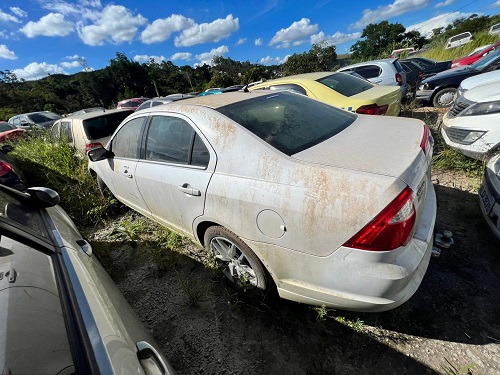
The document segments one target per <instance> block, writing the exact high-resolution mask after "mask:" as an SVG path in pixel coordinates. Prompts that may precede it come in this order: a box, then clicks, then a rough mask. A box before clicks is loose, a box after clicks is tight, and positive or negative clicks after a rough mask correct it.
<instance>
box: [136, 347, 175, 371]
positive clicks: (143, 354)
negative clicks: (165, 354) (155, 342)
mask: <svg viewBox="0 0 500 375" xmlns="http://www.w3.org/2000/svg"><path fill="white" fill-rule="evenodd" d="M135 346H136V347H137V357H138V358H139V361H140V362H141V365H142V367H143V370H144V372H145V373H146V374H151V373H153V374H157V373H160V374H163V375H170V374H171V372H170V371H169V370H168V368H167V365H166V364H165V362H164V361H163V359H162V357H161V356H160V355H159V354H158V352H157V351H156V349H155V348H154V347H153V346H151V345H150V344H149V343H147V342H146V341H140V342H138V343H137V344H135ZM154 369H156V370H157V371H154Z"/></svg>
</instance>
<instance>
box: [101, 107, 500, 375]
mask: <svg viewBox="0 0 500 375" xmlns="http://www.w3.org/2000/svg"><path fill="white" fill-rule="evenodd" d="M423 112H424V113H423V114H420V115H418V114H416V115H415V117H420V116H423V117H425V119H426V121H427V122H428V123H429V121H431V122H432V123H433V124H435V123H437V117H436V116H437V115H438V114H439V113H438V114H436V112H435V111H433V112H427V111H423ZM429 116H431V117H430V120H429ZM432 116H435V117H434V118H433V117H432ZM433 130H434V131H435V128H434V129H433ZM435 136H436V137H438V136H437V135H435ZM433 183H434V185H435V189H436V194H437V199H438V216H437V221H436V232H437V233H442V231H443V230H451V231H452V232H453V234H454V237H453V238H454V244H453V246H452V247H451V248H450V249H443V250H442V252H441V255H440V256H439V257H433V258H432V259H431V262H430V265H429V268H428V271H427V274H426V276H425V278H424V280H423V283H422V285H421V286H420V288H419V290H418V291H417V293H416V294H415V295H414V296H413V297H412V298H411V299H410V300H409V301H408V302H407V303H405V304H403V305H402V306H400V307H399V308H397V309H394V310H391V311H388V312H384V313H377V314H361V313H352V312H344V311H335V310H326V311H321V310H320V309H317V308H314V307H311V306H306V305H301V304H297V303H294V302H289V301H285V300H281V299H276V298H265V297H263V296H255V295H248V294H246V293H242V292H239V293H238V292H236V291H235V290H234V289H233V288H232V287H231V286H229V285H228V284H227V283H226V282H225V281H224V280H223V279H222V278H221V276H220V275H219V274H217V273H214V272H213V271H212V270H210V269H208V268H206V267H204V266H203V264H202V263H201V262H200V261H199V260H197V254H198V249H197V248H196V247H195V246H194V245H192V244H190V243H188V242H186V243H184V245H183V246H181V247H179V249H178V250H179V251H180V252H173V251H169V252H168V253H167V256H166V259H163V261H164V264H166V268H165V270H164V271H163V272H161V273H159V272H158V267H157V265H158V263H157V261H155V260H154V259H153V258H151V257H147V256H144V254H147V253H149V254H151V253H154V252H152V251H145V250H148V246H150V245H148V244H147V243H139V246H138V247H137V248H135V249H134V248H132V247H131V246H129V245H127V244H119V243H116V242H113V241H111V240H110V236H109V235H108V234H109V230H110V228H112V227H113V224H110V225H108V226H107V228H106V229H101V230H97V231H95V232H94V233H93V235H92V236H91V238H93V241H92V243H93V245H94V247H95V249H96V253H98V254H99V253H101V258H102V261H103V264H104V266H105V267H106V268H107V269H108V272H110V274H111V276H112V277H113V278H114V280H115V281H116V283H117V284H118V286H119V288H120V289H121V290H122V291H123V293H124V294H125V297H126V298H127V299H128V300H129V302H130V303H131V305H132V306H133V307H134V309H135V310H136V311H137V313H138V314H139V316H140V317H141V318H142V320H143V321H144V323H145V324H146V326H147V327H148V328H149V329H150V330H151V331H152V332H153V334H154V336H155V337H156V339H157V341H158V344H159V345H160V348H161V349H162V350H163V353H164V354H165V356H166V357H167V358H168V359H169V360H170V362H171V363H172V365H173V366H174V367H175V368H176V369H177V371H178V372H179V374H446V375H448V374H453V375H457V374H474V375H477V374H485V375H490V374H500V293H499V290H500V288H499V286H500V283H499V281H500V268H499V267H498V265H499V264H500V251H499V249H500V242H499V241H498V240H497V239H496V238H495V237H494V236H493V234H491V233H490V232H489V229H488V227H487V225H486V224H485V223H484V221H483V218H482V215H481V212H480V208H479V204H478V197H477V193H476V192H477V188H478V186H479V181H478V180H475V179H470V178H467V177H465V176H464V175H462V174H460V173H449V172H440V173H436V172H435V173H434V174H433ZM118 221H119V218H117V219H116V223H117V222H118ZM109 248H111V249H112V251H111V252H103V250H102V249H109ZM149 250H151V249H149ZM153 250H154V249H153ZM103 254H104V255H103Z"/></svg>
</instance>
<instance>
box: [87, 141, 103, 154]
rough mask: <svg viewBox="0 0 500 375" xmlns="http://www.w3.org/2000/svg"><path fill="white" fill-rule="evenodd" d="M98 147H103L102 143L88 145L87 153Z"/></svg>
mask: <svg viewBox="0 0 500 375" xmlns="http://www.w3.org/2000/svg"><path fill="white" fill-rule="evenodd" d="M96 147H102V143H100V142H96V143H87V144H86V145H85V152H87V151H89V150H92V149H93V148H96Z"/></svg>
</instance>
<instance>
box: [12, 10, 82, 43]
mask: <svg viewBox="0 0 500 375" xmlns="http://www.w3.org/2000/svg"><path fill="white" fill-rule="evenodd" d="M19 31H21V32H22V33H23V34H24V35H26V36H27V37H28V38H34V37H36V36H38V35H43V36H66V35H69V34H71V33H72V32H73V31H74V26H73V24H72V23H71V22H68V21H66V20H65V19H64V16H63V15H62V14H59V13H49V14H47V15H46V16H43V17H42V18H40V21H38V22H33V21H30V22H28V23H27V24H26V25H24V26H23V27H22V28H20V29H19Z"/></svg>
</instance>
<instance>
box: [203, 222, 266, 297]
mask: <svg viewBox="0 0 500 375" xmlns="http://www.w3.org/2000/svg"><path fill="white" fill-rule="evenodd" d="M204 241H205V242H204V243H205V248H206V250H207V251H208V252H209V254H211V255H212V256H213V257H214V258H213V259H214V261H215V265H216V267H217V268H218V269H219V270H221V271H222V273H223V274H224V276H225V277H226V278H227V279H229V281H230V282H232V283H233V284H234V285H235V286H236V287H237V289H240V290H247V289H250V290H251V289H260V290H262V291H265V292H270V291H272V290H273V289H274V283H273V280H272V278H271V275H270V274H269V272H267V270H266V269H265V267H264V265H263V264H262V262H261V261H260V260H259V258H258V257H257V255H255V253H254V252H253V251H252V250H251V249H250V247H249V246H248V245H247V244H246V243H244V242H243V241H242V240H241V239H240V238H239V237H238V236H237V235H236V234H234V233H233V232H231V231H230V230H228V229H227V228H224V227H222V226H213V227H210V228H208V229H207V231H206V232H205V236H204Z"/></svg>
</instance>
